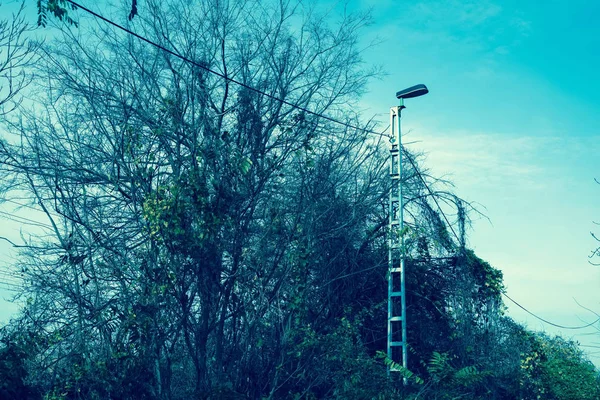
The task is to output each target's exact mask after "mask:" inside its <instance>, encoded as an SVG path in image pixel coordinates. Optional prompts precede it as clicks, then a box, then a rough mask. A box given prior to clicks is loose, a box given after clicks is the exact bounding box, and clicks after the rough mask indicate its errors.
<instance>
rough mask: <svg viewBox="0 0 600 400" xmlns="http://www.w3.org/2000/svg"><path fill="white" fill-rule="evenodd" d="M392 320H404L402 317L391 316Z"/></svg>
mask: <svg viewBox="0 0 600 400" xmlns="http://www.w3.org/2000/svg"><path fill="white" fill-rule="evenodd" d="M389 321H390V322H395V321H402V317H391V318H390V319H389Z"/></svg>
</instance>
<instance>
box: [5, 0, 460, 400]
mask: <svg viewBox="0 0 600 400" xmlns="http://www.w3.org/2000/svg"><path fill="white" fill-rule="evenodd" d="M146 4H147V5H148V10H147V11H145V12H144V13H141V14H140V15H139V16H138V17H136V18H135V19H134V20H133V21H132V22H131V28H132V29H134V30H135V31H136V32H138V33H140V34H142V35H143V36H144V37H147V38H149V39H150V40H152V41H154V42H156V43H157V44H158V45H159V46H162V47H164V48H168V49H171V50H172V51H174V52H176V53H177V54H179V55H181V56H182V57H177V56H174V55H173V54H170V53H168V52H165V51H164V50H162V49H160V48H157V47H155V46H151V45H148V44H147V43H143V42H140V41H138V40H137V39H136V38H134V37H132V36H130V35H128V34H126V33H123V32H120V31H117V30H115V29H113V28H112V27H108V26H106V25H102V24H98V25H96V24H95V23H93V22H92V23H90V25H88V24H85V25H84V24H81V26H80V27H79V28H78V29H77V30H71V29H70V27H69V26H65V27H64V31H63V37H62V39H60V40H57V41H56V43H54V44H52V45H50V46H47V47H44V48H43V57H42V61H41V62H40V63H39V64H38V66H37V67H38V68H37V69H36V73H37V75H38V77H39V79H38V80H37V81H36V85H37V86H36V91H37V94H38V95H37V100H38V103H37V104H36V107H34V108H33V109H32V110H30V111H27V110H25V109H22V110H21V113H20V115H19V118H18V119H15V120H13V121H11V122H10V126H9V127H10V129H9V130H8V131H9V132H10V136H9V135H8V134H7V136H6V137H4V138H3V139H2V140H1V141H0V171H2V173H3V174H4V175H5V176H6V177H7V180H5V181H4V184H5V185H7V182H10V190H11V193H13V194H14V195H18V196H19V197H20V198H21V201H23V200H22V199H23V198H26V199H27V200H28V204H27V205H28V206H31V207H34V208H36V209H38V210H41V211H42V212H43V213H44V214H45V217H46V219H47V223H46V225H45V228H44V229H45V231H44V234H43V235H39V236H37V237H34V238H33V239H31V240H27V241H26V242H25V243H23V246H25V250H24V252H23V257H22V259H21V263H20V270H21V271H22V274H23V277H24V280H25V282H26V289H25V291H24V293H23V296H24V298H26V299H28V300H27V303H28V305H27V307H26V309H25V311H24V313H23V317H22V319H21V321H20V322H21V323H22V324H23V326H28V327H29V329H31V330H32V331H34V332H35V335H39V336H40V337H43V338H45V339H44V340H43V341H42V340H40V342H42V343H44V345H42V346H40V349H39V350H38V351H39V354H38V355H37V362H36V363H35V366H36V368H37V370H36V372H35V373H34V374H33V376H34V377H35V378H34V379H37V383H38V385H39V387H41V388H43V390H44V391H45V392H47V393H48V392H51V391H53V390H56V391H60V393H63V392H65V391H66V392H68V393H70V394H71V395H72V396H74V397H76V396H83V397H88V398H91V397H93V396H99V397H104V398H110V397H112V398H134V397H135V398H141V397H146V398H164V399H171V398H191V397H196V398H206V397H209V396H217V397H218V396H222V397H223V396H225V394H224V392H228V393H229V394H231V393H235V392H237V393H244V394H245V395H246V396H249V397H251V398H260V397H271V398H278V397H285V396H287V395H290V396H291V393H296V392H297V393H298V394H299V395H300V394H302V393H303V392H306V393H308V391H311V392H312V393H318V394H320V395H323V396H325V395H326V394H327V393H331V392H332V391H333V390H334V388H335V387H336V385H338V386H340V387H346V386H348V385H344V384H342V383H340V382H339V379H338V376H337V375H335V374H331V373H329V372H328V370H329V369H330V366H331V365H332V364H324V363H323V362H324V361H323V359H322V358H321V357H320V356H321V355H323V354H324V350H323V348H322V347H319V341H317V340H315V339H314V338H315V337H316V335H324V337H326V338H327V340H324V341H323V343H328V341H333V342H335V340H337V339H339V338H340V336H341V337H342V339H344V343H345V346H346V347H344V349H345V350H344V351H347V352H349V353H350V352H354V351H356V352H357V354H360V355H361V356H364V355H365V354H366V350H365V347H364V346H362V345H361V344H360V343H357V342H356V341H355V340H354V337H355V336H356V335H358V333H357V332H358V331H355V330H352V329H349V328H347V324H346V323H341V322H340V321H342V318H345V316H346V315H350V314H352V315H362V314H365V313H366V311H364V310H365V309H366V310H369V312H373V313H377V312H382V310H383V308H381V307H380V305H381V304H380V303H381V302H382V301H383V300H384V297H385V296H384V295H383V294H384V293H385V269H386V268H385V266H386V265H387V261H386V258H385V257H386V254H387V253H386V245H387V235H388V232H387V230H386V229H385V227H386V221H387V214H386V213H387V207H386V206H385V204H386V203H387V201H386V199H387V193H388V190H389V187H388V186H389V185H388V179H387V169H386V163H385V161H386V157H387V143H385V142H383V139H382V138H381V136H375V137H372V136H369V135H370V134H369V133H368V130H370V129H371V128H372V127H373V124H371V123H364V124H360V122H359V121H360V119H359V115H358V113H357V112H355V111H354V108H353V105H355V104H356V101H357V99H358V98H359V97H360V94H361V92H362V90H363V88H364V85H365V83H366V82H367V80H368V79H369V78H371V77H372V76H373V75H374V74H376V72H377V71H376V70H369V69H365V67H364V66H363V63H362V59H361V52H360V48H358V43H359V40H358V38H359V33H360V32H361V29H362V28H363V27H364V26H365V25H366V24H368V23H369V18H368V15H346V14H344V15H342V16H341V17H342V18H341V19H340V21H339V22H338V24H336V25H335V26H333V25H331V24H330V23H329V22H328V20H327V19H326V18H325V17H324V16H323V15H320V14H319V12H318V10H317V9H314V8H310V7H307V6H305V5H304V4H303V3H302V2H286V1H283V2H272V3H271V2H266V3H265V2H259V1H248V0H238V1H231V2H221V1H205V2H193V3H192V4H191V3H190V2H188V1H184V0H173V1H149V2H147V3H146ZM117 15H122V12H120V11H119V12H117ZM90 26H93V28H91V27H90ZM232 80H235V81H236V82H237V83H234V82H233V81H232ZM290 104H294V105H295V106H291V105H290ZM307 110H310V111H312V112H307ZM321 114H327V115H329V116H334V117H336V118H337V119H339V120H341V121H343V122H346V123H347V124H346V125H345V126H344V125H343V124H342V125H340V124H334V123H332V122H331V121H330V120H327V119H324V118H322V117H321V116H320V115H321ZM357 125H360V126H363V127H364V129H356V128H352V127H351V126H357ZM411 165H412V166H409V165H407V169H406V170H407V171H408V173H407V175H406V178H405V179H406V182H405V183H406V186H407V188H408V189H407V191H406V193H407V196H408V197H409V199H407V200H410V201H407V211H408V215H410V216H412V221H411V223H410V227H411V234H410V237H408V238H407V245H408V246H409V251H410V254H411V255H415V256H416V255H417V254H418V252H419V248H418V244H419V243H422V242H423V240H422V239H423V237H427V238H428V239H429V247H430V250H428V251H429V252H430V256H441V255H444V256H445V255H452V254H453V253H454V252H455V250H456V243H454V241H453V239H452V238H451V237H450V236H449V235H448V232H446V230H445V226H444V223H443V221H442V220H441V218H440V215H439V214H438V213H437V212H436V211H434V208H433V207H432V205H431V204H430V202H429V201H430V199H428V197H429V196H430V193H429V192H427V191H426V190H425V188H424V187H423V185H422V180H421V179H420V176H421V175H419V174H420V173H422V172H420V171H417V164H416V161H414V162H413V161H411ZM9 179H10V180H9ZM435 195H436V196H438V197H439V198H440V199H442V200H445V201H448V202H450V203H456V202H457V201H458V199H456V197H455V196H453V195H452V194H451V193H449V192H447V191H437V192H436V193H435ZM367 277H369V278H368V279H367ZM360 278H364V279H360ZM381 318H382V321H383V320H384V317H383V316H382V317H381ZM383 325H384V324H381V328H383ZM332 332H333V333H332ZM336 332H341V333H336ZM334 334H335V335H337V336H334ZM328 335H330V336H328ZM384 337H385V336H381V337H379V335H376V336H375V337H372V338H371V340H370V343H371V344H373V345H378V343H379V342H381V339H384ZM311 338H312V339H311ZM309 339H310V340H309ZM311 340H312V341H311ZM335 343H336V344H337V343H340V342H335ZM381 346H383V345H381ZM298 349H304V350H306V353H305V354H303V353H302V351H299V350H298ZM307 349H308V350H307ZM329 350H331V349H329ZM329 350H328V351H329ZM299 353H300V355H298V354H299ZM367 359H368V357H366V356H365V358H357V356H356V355H353V356H352V360H355V361H356V362H355V364H353V366H352V367H351V368H359V367H360V365H362V364H364V363H367V364H365V365H371V364H368V362H367V361H365V360H367ZM325 360H327V357H325ZM329 362H331V363H333V362H334V361H332V360H329ZM383 371H384V370H383V369H381V370H380V372H382V374H381V375H380V377H382V378H381V379H385V374H384V373H383ZM377 382H379V381H377V380H374V381H373V382H372V383H371V385H372V386H373V390H374V391H375V392H377V390H380V387H378V385H377V384H376V383H377Z"/></svg>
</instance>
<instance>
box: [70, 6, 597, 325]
mask: <svg viewBox="0 0 600 400" xmlns="http://www.w3.org/2000/svg"><path fill="white" fill-rule="evenodd" d="M66 1H67V2H69V3H71V4H72V5H73V6H75V7H77V8H80V9H82V10H84V11H85V12H87V13H89V14H91V15H93V16H94V17H96V18H99V19H101V20H102V21H104V22H106V23H108V24H109V25H112V26H114V27H116V28H118V29H120V30H122V31H123V32H126V33H128V34H130V35H132V36H135V37H136V38H138V39H139V40H141V41H143V42H146V43H148V44H150V45H152V46H154V47H156V48H158V49H160V50H162V51H164V52H166V53H168V54H171V55H172V56H174V57H177V58H179V59H181V60H183V61H185V62H188V63H190V64H192V65H194V66H196V67H198V68H200V69H203V70H205V71H207V72H209V73H211V74H213V75H216V76H218V77H220V78H222V79H225V80H227V81H229V82H231V83H235V84H236V85H239V86H241V87H243V88H246V89H248V90H251V91H253V92H255V93H258V94H261V95H263V96H265V97H268V98H270V99H273V100H275V101H278V102H281V103H282V104H285V105H287V106H290V107H292V108H295V109H298V110H301V111H303V112H305V113H307V114H311V115H314V116H316V117H319V118H323V119H325V120H328V121H330V122H333V123H336V124H339V125H342V126H345V127H347V128H351V129H356V130H359V131H364V132H367V133H372V134H376V135H380V136H387V135H385V134H384V133H381V132H376V131H373V130H368V129H365V128H361V127H358V126H355V125H352V124H348V123H346V122H342V121H340V120H337V119H335V118H332V117H329V116H326V115H324V114H321V113H318V112H315V111H311V110H309V109H307V108H306V107H302V106H300V105H298V104H294V103H291V102H289V101H287V100H284V99H281V98H279V97H277V96H274V95H272V94H269V93H266V92H264V91H262V90H259V89H256V88H254V87H252V86H250V85H248V84H245V83H243V82H240V81H238V80H236V79H234V78H231V77H229V76H227V75H224V74H222V73H220V72H218V71H215V70H213V69H211V68H208V67H206V66H204V65H201V64H199V63H197V62H195V61H193V60H191V59H189V58H187V57H185V56H182V55H181V54H179V53H177V52H175V51H173V50H170V49H167V48H166V47H164V46H162V45H160V44H158V43H156V42H153V41H151V40H150V39H148V38H146V37H144V36H141V35H139V34H137V33H135V32H134V31H132V30H130V29H127V28H125V27H124V26H122V25H119V24H117V23H116V22H114V21H112V20H110V19H108V18H106V17H104V16H102V15H100V14H98V13H96V12H94V11H92V10H90V9H88V8H86V7H84V6H82V5H81V4H79V3H77V2H75V1H72V0H66ZM386 130H387V128H386ZM384 132H385V131H384ZM405 153H406V154H408V152H405ZM407 159H408V161H409V162H410V164H411V165H412V167H413V169H414V170H415V172H416V174H417V176H418V177H419V179H420V180H421V182H422V183H423V185H424V186H425V188H426V189H427V191H428V192H429V194H430V196H431V197H432V199H433V201H434V202H435V204H436V206H437V208H438V210H439V211H440V213H441V214H442V217H443V218H444V220H445V221H446V224H447V225H448V228H450V230H451V231H452V233H453V235H454V237H455V238H456V240H457V243H460V238H459V236H458V234H457V233H456V231H455V230H454V227H453V226H452V224H451V223H450V220H449V219H448V217H447V216H446V214H445V213H444V211H443V210H442V208H441V206H440V204H439V202H438V200H437V198H436V197H435V195H434V193H433V191H432V190H431V188H430V187H429V185H428V184H427V182H426V180H425V178H424V177H423V175H422V174H421V172H420V171H419V170H418V169H417V167H416V165H415V163H414V161H413V160H412V157H410V155H408V156H407ZM502 294H503V295H504V296H505V297H506V298H507V299H509V300H510V301H512V302H513V303H515V304H516V305H517V306H518V307H520V308H521V309H523V310H524V311H525V312H527V313H528V314H530V315H532V316H533V317H535V318H537V319H539V320H540V321H543V322H545V323H547V324H549V325H552V326H555V327H558V328H562V329H584V328H587V327H590V326H592V325H594V324H595V323H597V322H598V321H600V318H599V319H598V320H596V321H594V322H592V323H590V324H588V325H584V326H579V327H569V326H564V325H560V324H555V323H553V322H550V321H548V320H546V319H544V318H542V317H539V316H538V315H536V314H534V313H533V312H531V311H529V310H528V309H526V308H525V307H523V306H522V305H521V304H519V303H517V302H516V301H515V300H513V299H512V298H511V297H509V296H508V295H507V294H506V293H504V292H502Z"/></svg>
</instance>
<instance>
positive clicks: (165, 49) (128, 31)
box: [66, 0, 387, 136]
mask: <svg viewBox="0 0 600 400" xmlns="http://www.w3.org/2000/svg"><path fill="white" fill-rule="evenodd" d="M66 1H67V2H69V3H71V4H72V5H73V6H75V7H77V8H81V9H82V10H83V11H85V12H87V13H89V14H91V15H93V16H94V17H96V18H99V19H101V20H102V21H104V22H106V23H107V24H109V25H112V26H114V27H115V28H118V29H120V30H122V31H123V32H126V33H128V34H130V35H132V36H135V37H136V38H138V39H139V40H141V41H143V42H146V43H148V44H150V45H152V46H154V47H156V48H158V49H160V50H162V51H164V52H165V53H169V54H171V55H172V56H174V57H177V58H179V59H180V60H183V61H185V62H188V63H190V64H193V65H194V66H196V67H198V68H200V69H203V70H205V71H207V72H209V73H211V74H213V75H216V76H218V77H220V78H223V79H225V80H226V81H229V82H231V83H235V84H236V85H239V86H241V87H243V88H245V89H248V90H251V91H253V92H255V93H258V94H261V95H263V96H265V97H268V98H270V99H272V100H275V101H278V102H280V103H283V104H285V105H287V106H290V107H292V108H295V109H298V110H301V111H304V112H305V113H307V114H311V115H314V116H316V117H319V118H323V119H326V120H328V121H330V122H333V123H336V124H339V125H343V126H345V127H347V128H351V129H356V130H359V131H364V132H367V133H373V134H375V135H380V136H387V135H385V134H384V133H381V132H376V131H373V130H369V129H365V128H361V127H359V126H356V125H352V124H348V123H346V122H342V121H340V120H338V119H335V118H332V117H328V116H327V115H324V114H321V113H318V112H316V111H311V110H309V109H308V108H306V107H302V106H300V105H298V104H294V103H291V102H289V101H287V100H284V99H281V98H279V97H277V96H274V95H272V94H269V93H266V92H263V91H262V90H260V89H256V88H255V87H252V86H250V85H248V84H246V83H243V82H240V81H238V80H237V79H234V78H231V77H229V76H227V75H225V74H222V73H220V72H219V71H215V70H214V69H211V68H208V67H206V66H204V65H202V64H200V63H197V62H195V61H194V60H191V59H189V58H187V57H185V56H182V55H181V54H179V53H177V52H175V51H173V50H170V49H167V48H166V47H164V46H162V45H160V44H158V43H156V42H153V41H152V40H150V39H148V38H146V37H144V36H142V35H140V34H138V33H135V32H134V31H132V30H130V29H128V28H126V27H124V26H122V25H119V24H117V23H116V22H114V21H112V20H110V19H108V18H106V17H104V16H102V15H100V14H98V13H96V12H95V11H92V10H90V9H89V8H86V7H84V6H82V5H81V4H79V3H76V2H74V1H72V0H66ZM386 130H387V128H386ZM384 132H385V131H384Z"/></svg>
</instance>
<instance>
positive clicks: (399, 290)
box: [387, 84, 429, 373]
mask: <svg viewBox="0 0 600 400" xmlns="http://www.w3.org/2000/svg"><path fill="white" fill-rule="evenodd" d="M427 93H429V90H428V89H427V86H425V85H422V84H421V85H415V86H411V87H409V88H407V89H404V90H401V91H399V92H397V93H396V98H398V99H399V100H400V105H398V106H396V107H392V108H390V128H391V138H390V145H391V147H390V178H391V181H392V188H391V191H390V202H389V215H390V216H389V246H388V248H389V250H388V251H389V254H388V322H387V356H388V358H389V359H390V360H392V361H395V360H394V358H393V354H392V349H393V348H394V347H400V348H401V350H402V363H401V365H402V367H404V368H408V354H407V346H406V345H407V340H406V339H407V336H406V322H407V321H406V287H405V268H404V259H405V249H404V233H405V232H404V200H403V198H402V194H403V193H402V137H401V134H400V113H401V111H402V109H403V108H405V107H404V99H409V98H412V97H418V96H423V95H425V94H427ZM398 300H399V301H400V304H399V306H400V307H399V309H398ZM397 324H399V325H400V338H398V333H397V332H398V330H397V329H394V328H395V327H396V325H397ZM398 339H400V340H398ZM390 370H393V369H392V368H389V369H388V373H389V371H390Z"/></svg>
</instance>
